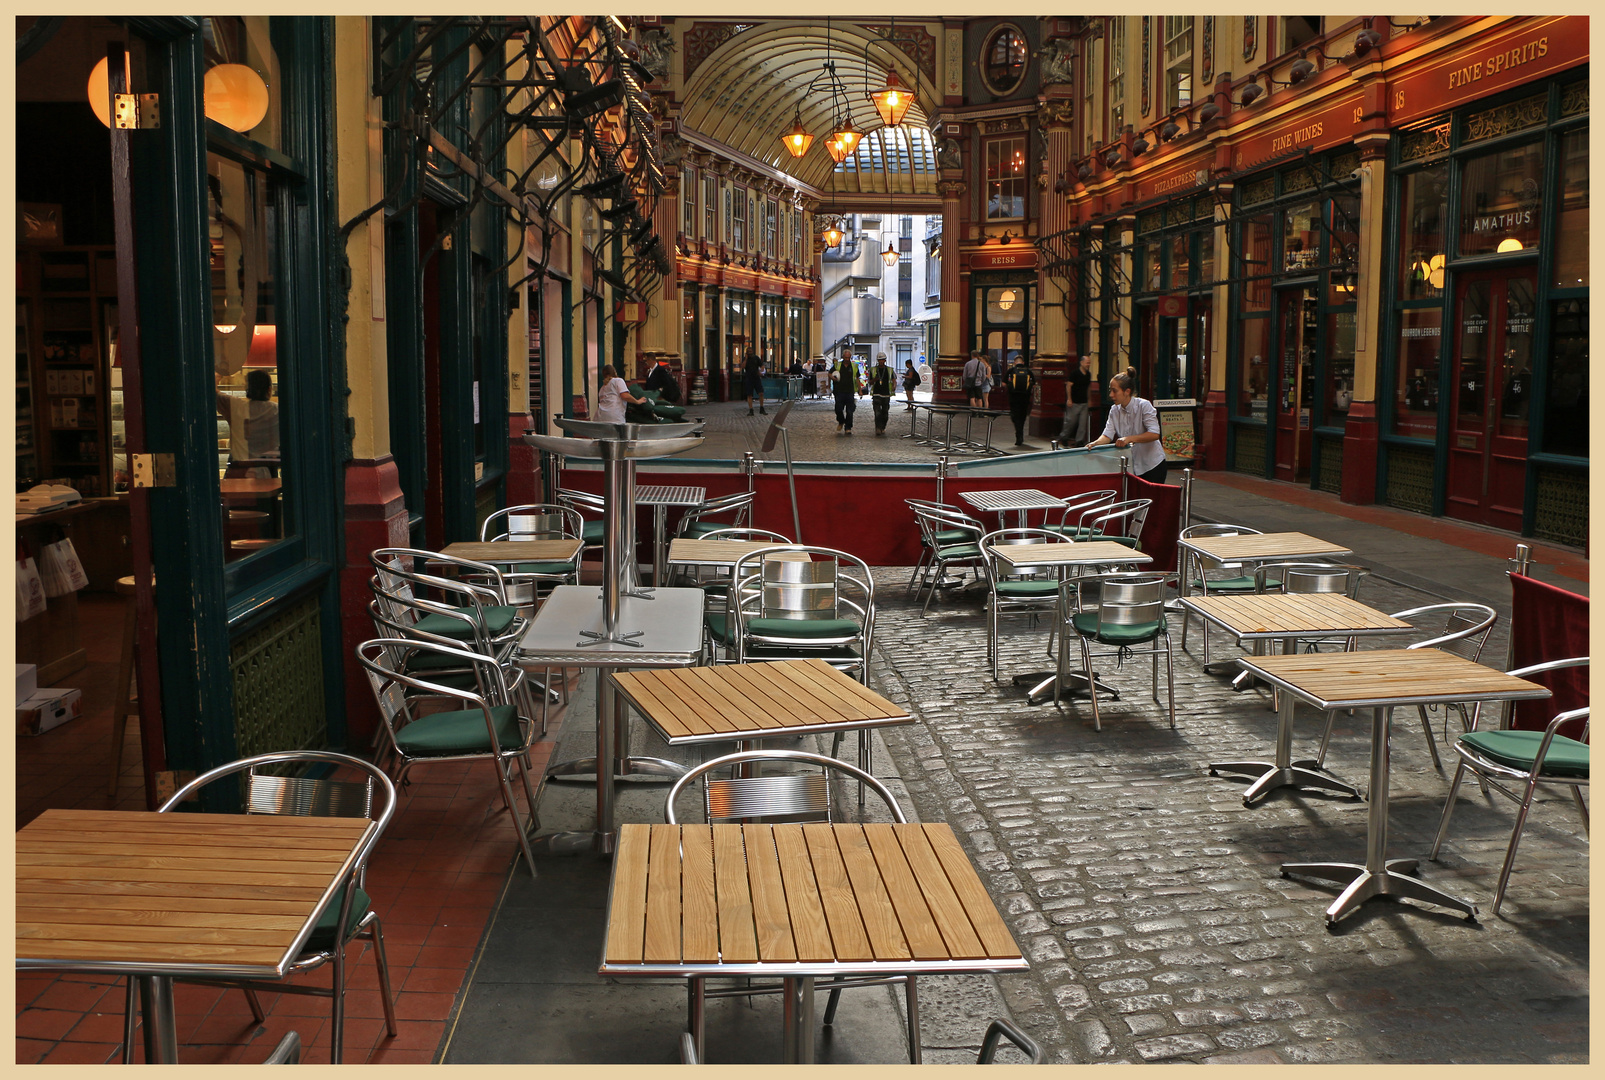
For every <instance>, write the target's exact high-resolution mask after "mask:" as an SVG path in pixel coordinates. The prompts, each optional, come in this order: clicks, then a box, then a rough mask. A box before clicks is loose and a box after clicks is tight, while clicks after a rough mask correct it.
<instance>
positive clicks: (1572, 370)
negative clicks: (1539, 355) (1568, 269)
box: [1506, 300, 1588, 457]
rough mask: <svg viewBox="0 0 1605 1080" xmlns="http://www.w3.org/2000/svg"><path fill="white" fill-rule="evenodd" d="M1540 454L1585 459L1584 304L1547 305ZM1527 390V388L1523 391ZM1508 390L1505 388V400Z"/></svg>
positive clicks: (1585, 377)
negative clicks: (1546, 363) (1546, 374)
mask: <svg viewBox="0 0 1605 1080" xmlns="http://www.w3.org/2000/svg"><path fill="white" fill-rule="evenodd" d="M1549 355H1550V359H1549V389H1548V392H1547V394H1546V400H1545V402H1544V439H1543V443H1544V452H1545V453H1546V454H1570V455H1573V456H1575V457H1587V456H1588V301H1587V300H1559V301H1556V302H1555V303H1553V304H1552V305H1551V306H1550V318H1549ZM1523 389H1526V390H1528V391H1530V387H1529V388H1523ZM1510 394H1511V390H1510V388H1508V387H1507V388H1506V395H1507V397H1508V396H1510Z"/></svg>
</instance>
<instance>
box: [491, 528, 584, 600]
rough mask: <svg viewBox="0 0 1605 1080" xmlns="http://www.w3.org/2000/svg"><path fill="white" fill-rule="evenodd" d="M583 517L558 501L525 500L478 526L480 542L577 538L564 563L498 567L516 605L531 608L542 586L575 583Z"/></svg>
mask: <svg viewBox="0 0 1605 1080" xmlns="http://www.w3.org/2000/svg"><path fill="white" fill-rule="evenodd" d="M584 538H585V519H584V518H583V517H581V516H580V512H579V511H578V510H575V509H574V508H573V507H572V506H564V505H562V504H561V503H526V504H524V505H522V506H509V507H507V508H506V509H504V510H497V511H496V512H495V513H493V514H491V515H490V516H488V517H486V518H485V520H484V521H483V522H482V523H481V524H480V526H479V539H480V540H481V541H502V540H579V541H580V542H581V549H580V551H577V552H575V553H574V558H572V559H569V560H568V561H566V562H561V561H553V562H530V563H514V564H512V565H511V566H507V567H506V568H505V569H503V570H502V579H503V581H504V582H505V583H506V588H507V598H508V601H509V602H510V603H513V604H516V605H518V606H519V607H521V608H522V607H530V608H533V607H534V606H535V604H536V602H537V600H538V599H539V598H540V590H541V588H542V587H543V586H545V587H546V588H548V589H549V588H550V587H551V586H554V585H578V584H579V581H580V555H581V554H582V553H583V551H584V546H583V545H584Z"/></svg>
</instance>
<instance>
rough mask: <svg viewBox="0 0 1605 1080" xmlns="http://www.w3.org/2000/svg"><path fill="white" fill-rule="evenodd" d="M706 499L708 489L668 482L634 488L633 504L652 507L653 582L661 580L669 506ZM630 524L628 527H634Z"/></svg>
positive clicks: (699, 502)
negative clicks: (675, 484)
mask: <svg viewBox="0 0 1605 1080" xmlns="http://www.w3.org/2000/svg"><path fill="white" fill-rule="evenodd" d="M707 501H708V489H707V488H699V487H678V486H674V485H671V484H641V485H638V486H637V487H636V489H635V505H637V506H650V507H652V584H653V585H662V584H663V552H664V548H665V547H666V546H667V545H666V535H667V532H668V514H669V507H671V506H701V505H702V504H703V503H705V502H707ZM634 527H635V526H634V525H633V524H632V525H631V526H630V528H632V529H633V528H634Z"/></svg>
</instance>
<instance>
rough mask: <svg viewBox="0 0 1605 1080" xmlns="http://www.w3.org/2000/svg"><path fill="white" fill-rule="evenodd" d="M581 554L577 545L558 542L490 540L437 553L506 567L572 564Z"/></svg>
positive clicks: (567, 540) (453, 546)
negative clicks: (551, 563) (533, 564)
mask: <svg viewBox="0 0 1605 1080" xmlns="http://www.w3.org/2000/svg"><path fill="white" fill-rule="evenodd" d="M579 552H580V541H578V540H573V539H561V540H492V541H486V542H483V543H477V542H471V541H466V540H462V541H458V542H457V543H455V544H447V545H446V546H445V547H443V548H441V549H440V553H441V554H442V555H450V556H451V557H452V558H454V559H467V560H469V561H470V562H482V563H490V564H492V565H493V566H507V565H512V564H515V563H533V562H573V561H574V556H576V555H578V554H579Z"/></svg>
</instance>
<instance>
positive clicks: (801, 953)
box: [599, 823, 1027, 975]
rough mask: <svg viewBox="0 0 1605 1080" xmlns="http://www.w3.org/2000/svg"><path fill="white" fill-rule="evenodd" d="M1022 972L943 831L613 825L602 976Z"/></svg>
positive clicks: (980, 889) (970, 871) (969, 869)
mask: <svg viewBox="0 0 1605 1080" xmlns="http://www.w3.org/2000/svg"><path fill="white" fill-rule="evenodd" d="M1026 968H1027V964H1026V961H1025V958H1024V957H1023V956H1022V955H1021V953H1020V949H1019V947H1018V946H1017V945H1015V943H1014V939H1013V938H1012V937H1011V936H1010V934H1009V930H1008V927H1007V926H1006V925H1005V924H1004V922H1003V919H1002V917H1001V916H1000V915H999V914H998V911H997V908H996V907H995V906H994V905H993V903H992V900H991V898H990V897H989V896H988V895H987V892H986V888H985V886H983V885H982V884H981V880H980V878H979V877H978V876H977V875H976V872H975V869H974V867H973V866H971V864H970V861H969V859H968V858H966V857H965V855H964V851H963V849H962V848H961V847H960V846H959V843H958V840H957V838H955V837H954V835H953V830H952V828H951V827H950V826H948V825H946V824H939V823H938V824H910V825H890V824H865V825H860V824H833V825H825V824H820V825H705V824H698V825H624V826H622V828H621V830H620V834H619V847H618V852H617V854H616V855H615V856H614V860H613V888H612V895H611V899H610V904H609V910H608V924H607V942H606V945H605V946H604V948H603V956H602V965H601V968H600V969H599V970H600V972H601V973H602V974H604V975H632V974H638V975H647V974H651V975H665V974H682V973H688V974H706V975H721V974H760V975H761V974H765V973H767V974H769V975H786V974H799V975H806V974H809V973H829V972H833V971H847V970H851V971H857V972H864V973H874V972H878V971H886V972H887V973H895V972H903V973H910V974H921V973H938V972H944V971H954V972H957V971H1024V970H1026Z"/></svg>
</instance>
